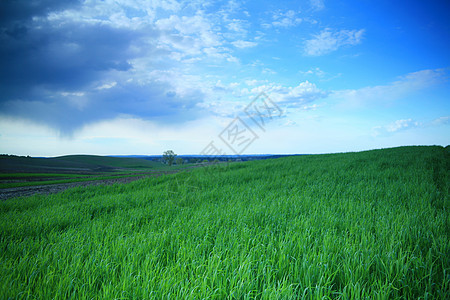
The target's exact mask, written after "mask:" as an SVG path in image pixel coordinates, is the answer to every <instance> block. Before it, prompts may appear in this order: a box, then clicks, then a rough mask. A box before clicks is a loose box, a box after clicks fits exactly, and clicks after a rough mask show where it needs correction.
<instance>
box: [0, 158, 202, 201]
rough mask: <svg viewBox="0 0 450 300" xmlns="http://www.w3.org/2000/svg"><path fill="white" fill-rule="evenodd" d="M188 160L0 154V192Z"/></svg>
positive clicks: (150, 171) (146, 171)
mask: <svg viewBox="0 0 450 300" xmlns="http://www.w3.org/2000/svg"><path fill="white" fill-rule="evenodd" d="M192 166H193V165H192V164H183V165H173V166H168V165H167V164H163V163H161V162H156V161H150V160H146V159H142V158H127V157H107V156H98V155H69V156H60V157H54V158H34V157H17V156H16V157H14V156H6V155H3V156H0V192H1V189H4V188H16V187H29V186H40V185H52V184H60V183H74V182H85V181H94V180H108V179H117V178H125V177H136V176H143V175H154V174H155V172H166V171H171V172H173V171H176V170H180V169H186V168H190V167H192Z"/></svg>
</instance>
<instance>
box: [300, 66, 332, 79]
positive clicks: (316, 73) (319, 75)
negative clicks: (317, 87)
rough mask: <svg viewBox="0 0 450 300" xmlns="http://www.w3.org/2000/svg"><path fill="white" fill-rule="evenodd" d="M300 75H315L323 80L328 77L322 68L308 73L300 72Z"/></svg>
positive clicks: (313, 69) (310, 70)
mask: <svg viewBox="0 0 450 300" xmlns="http://www.w3.org/2000/svg"><path fill="white" fill-rule="evenodd" d="M299 73H300V74H302V75H304V76H308V75H314V76H317V77H320V78H323V77H324V76H325V75H326V73H325V72H324V71H322V70H321V69H320V68H311V69H309V70H308V71H299Z"/></svg>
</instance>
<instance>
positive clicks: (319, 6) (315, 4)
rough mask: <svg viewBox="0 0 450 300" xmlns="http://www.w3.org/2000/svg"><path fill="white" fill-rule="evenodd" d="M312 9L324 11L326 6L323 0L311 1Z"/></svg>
mask: <svg viewBox="0 0 450 300" xmlns="http://www.w3.org/2000/svg"><path fill="white" fill-rule="evenodd" d="M310 3H311V7H312V8H313V9H314V10H322V9H324V8H325V4H324V3H323V0H310Z"/></svg>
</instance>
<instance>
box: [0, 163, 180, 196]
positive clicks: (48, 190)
mask: <svg viewBox="0 0 450 300" xmlns="http://www.w3.org/2000/svg"><path fill="white" fill-rule="evenodd" d="M177 172H179V170H174V171H165V172H157V173H156V172H155V173H149V174H148V175H143V176H134V177H122V178H113V179H104V180H92V181H83V182H71V183H57V184H49V185H37V186H24V187H15V188H7V189H0V200H6V199H10V198H15V197H24V196H25V197H26V196H32V195H34V194H53V193H59V192H62V191H64V190H67V189H69V188H73V187H79V186H90V185H112V184H116V183H129V182H132V181H135V180H139V179H142V178H146V177H158V176H161V175H164V174H172V173H177Z"/></svg>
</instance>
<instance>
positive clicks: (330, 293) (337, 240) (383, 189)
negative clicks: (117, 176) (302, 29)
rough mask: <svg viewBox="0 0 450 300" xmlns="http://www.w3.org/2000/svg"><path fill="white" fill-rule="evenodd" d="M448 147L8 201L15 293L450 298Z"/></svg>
mask: <svg viewBox="0 0 450 300" xmlns="http://www.w3.org/2000/svg"><path fill="white" fill-rule="evenodd" d="M449 169H450V153H449V149H448V148H443V147H438V146H421V147H419V146H417V147H399V148H391V149H382V150H372V151H365V152H357V153H342V154H325V155H309V156H297V157H286V158H279V159H272V160H261V161H253V162H245V163H230V164H217V165H214V166H208V167H200V168H195V169H192V170H187V171H183V172H180V173H177V174H172V175H166V176H160V177H156V178H147V179H143V180H138V181H135V182H132V183H129V184H117V185H113V186H93V187H84V188H73V189H69V190H66V191H65V192H62V193H59V194H52V195H47V196H44V195H36V196H32V197H27V198H16V199H10V200H6V201H3V202H1V203H0V298H2V299H9V298H11V299H52V298H56V299H81V298H82V299H100V298H103V299H226V298H229V299H302V298H303V299H395V298H399V299H450V241H449V233H450V228H449V213H448V211H449V208H450V207H449V174H448V173H449Z"/></svg>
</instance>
